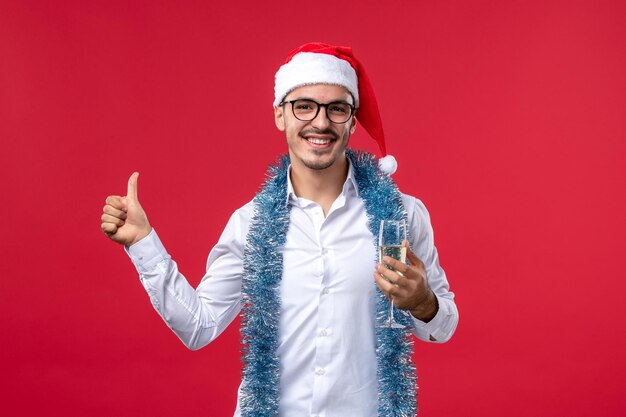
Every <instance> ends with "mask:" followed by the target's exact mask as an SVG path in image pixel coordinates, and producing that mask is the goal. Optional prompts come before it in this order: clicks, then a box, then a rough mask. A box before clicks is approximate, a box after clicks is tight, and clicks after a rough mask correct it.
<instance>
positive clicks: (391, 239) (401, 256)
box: [378, 220, 406, 329]
mask: <svg viewBox="0 0 626 417" xmlns="http://www.w3.org/2000/svg"><path fill="white" fill-rule="evenodd" d="M405 239H406V221H404V220H381V221H380V232H379V234H378V248H379V262H380V263H381V264H383V265H384V266H385V267H386V268H388V269H391V270H392V271H393V270H394V269H393V268H392V267H391V266H389V265H387V264H384V263H383V256H389V257H391V258H393V259H396V260H398V261H400V262H402V263H405V262H406V246H404V245H403V244H402V242H403V241H404V240H405ZM379 327H389V328H394V329H402V328H404V327H405V326H403V325H402V324H400V323H398V322H397V321H395V320H394V318H393V300H391V299H390V300H389V312H388V314H387V320H386V321H385V322H383V323H381V324H380V325H379Z"/></svg>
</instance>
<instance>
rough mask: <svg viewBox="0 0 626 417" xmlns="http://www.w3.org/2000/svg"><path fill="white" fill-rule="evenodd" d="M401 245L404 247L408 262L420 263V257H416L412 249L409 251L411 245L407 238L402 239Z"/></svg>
mask: <svg viewBox="0 0 626 417" xmlns="http://www.w3.org/2000/svg"><path fill="white" fill-rule="evenodd" d="M402 246H404V247H406V258H407V259H408V260H409V263H410V264H411V265H414V266H415V265H418V264H421V263H422V261H421V260H420V258H418V257H417V256H416V255H415V254H414V253H413V252H412V251H411V247H410V246H409V241H408V240H406V239H405V240H404V241H403V242H402Z"/></svg>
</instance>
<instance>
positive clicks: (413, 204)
mask: <svg viewBox="0 0 626 417" xmlns="http://www.w3.org/2000/svg"><path fill="white" fill-rule="evenodd" d="M400 195H401V197H402V204H403V205H404V208H405V209H406V211H407V215H408V216H409V220H410V219H411V217H412V216H417V217H419V218H420V219H422V220H427V221H430V214H429V213H428V210H427V209H426V205H424V203H423V202H422V200H420V199H419V198H417V197H413V196H412V195H408V194H404V193H400Z"/></svg>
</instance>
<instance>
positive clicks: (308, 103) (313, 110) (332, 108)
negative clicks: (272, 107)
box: [280, 98, 355, 123]
mask: <svg viewBox="0 0 626 417" xmlns="http://www.w3.org/2000/svg"><path fill="white" fill-rule="evenodd" d="M287 103H289V104H291V111H293V115H294V116H295V118H296V119H298V120H302V121H303V122H309V121H311V120H313V119H315V118H316V117H317V115H318V114H319V112H320V108H321V107H325V108H326V117H328V120H330V121H331V122H333V123H345V122H347V121H348V120H350V117H352V115H353V114H354V110H355V107H354V106H353V105H352V104H350V103H346V102H345V101H333V102H332V103H326V104H322V103H318V102H317V101H315V100H311V99H308V98H300V99H297V100H289V101H283V102H282V103H280V106H283V105H285V104H287Z"/></svg>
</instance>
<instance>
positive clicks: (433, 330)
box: [411, 294, 457, 342]
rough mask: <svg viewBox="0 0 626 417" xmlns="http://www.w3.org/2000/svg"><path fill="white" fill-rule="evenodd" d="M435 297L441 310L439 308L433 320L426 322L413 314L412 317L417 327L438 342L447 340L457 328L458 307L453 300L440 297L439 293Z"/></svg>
mask: <svg viewBox="0 0 626 417" xmlns="http://www.w3.org/2000/svg"><path fill="white" fill-rule="evenodd" d="M435 297H437V302H438V303H439V310H437V314H436V315H435V317H433V319H432V320H431V321H429V322H428V323H426V322H423V321H422V320H420V319H417V318H415V317H413V316H412V315H411V317H412V318H413V325H414V326H415V327H416V328H418V329H422V330H423V331H424V332H427V333H428V334H429V335H430V336H432V338H434V339H435V341H437V342H445V341H447V340H448V339H450V337H451V336H452V333H454V330H455V328H456V323H457V320H456V314H457V313H456V308H455V307H454V302H453V301H451V300H449V299H447V298H443V297H440V296H438V295H437V294H435Z"/></svg>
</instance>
